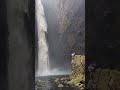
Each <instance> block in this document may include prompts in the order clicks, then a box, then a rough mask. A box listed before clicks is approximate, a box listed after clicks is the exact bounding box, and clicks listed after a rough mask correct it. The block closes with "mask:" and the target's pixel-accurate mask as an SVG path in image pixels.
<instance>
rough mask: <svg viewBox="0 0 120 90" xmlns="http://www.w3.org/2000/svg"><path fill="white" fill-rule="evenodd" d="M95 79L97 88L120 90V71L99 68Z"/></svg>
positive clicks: (100, 89) (94, 76)
mask: <svg viewBox="0 0 120 90" xmlns="http://www.w3.org/2000/svg"><path fill="white" fill-rule="evenodd" d="M93 81H94V83H95V84H96V88H97V90H120V71H115V70H109V69H97V70H96V71H95V72H94V75H93Z"/></svg>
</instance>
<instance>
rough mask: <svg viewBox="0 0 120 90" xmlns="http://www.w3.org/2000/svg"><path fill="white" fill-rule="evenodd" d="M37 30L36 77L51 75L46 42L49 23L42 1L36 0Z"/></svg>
mask: <svg viewBox="0 0 120 90" xmlns="http://www.w3.org/2000/svg"><path fill="white" fill-rule="evenodd" d="M35 14H36V16H35V18H36V30H37V36H38V55H37V56H38V62H37V64H38V65H37V66H38V67H37V70H36V76H42V75H46V74H49V55H48V45H47V41H46V33H47V23H46V19H45V14H44V8H43V5H42V2H41V0H35Z"/></svg>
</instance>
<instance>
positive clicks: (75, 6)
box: [42, 0, 85, 73]
mask: <svg viewBox="0 0 120 90" xmlns="http://www.w3.org/2000/svg"><path fill="white" fill-rule="evenodd" d="M61 1H62V2H64V1H63V0H42V4H43V7H44V12H45V18H46V22H47V34H46V39H47V44H48V49H49V63H50V64H49V65H50V68H51V72H52V71H53V72H54V73H55V71H56V73H57V71H58V72H61V71H63V72H66V73H70V68H71V66H70V62H71V59H70V58H69V59H70V60H69V59H68V58H65V57H66V56H67V55H66V47H68V44H69V43H67V42H66V38H68V35H67V34H66V32H68V31H71V30H72V28H71V27H70V26H71V25H72V21H73V20H72V19H73V18H74V16H75V15H76V13H78V12H79V13H80V15H79V16H81V17H83V16H84V9H85V7H84V0H74V1H73V0H68V1H70V4H69V3H66V4H65V6H66V8H67V7H70V8H67V9H64V10H63V11H64V13H66V12H68V13H70V14H69V15H68V19H69V21H70V22H71V24H69V25H66V28H63V29H62V30H64V32H62V33H61V30H59V28H61V27H60V26H59V23H60V22H62V21H61V20H60V19H59V17H60V13H59V11H60V10H61V8H60V6H59V3H61ZM73 23H74V22H73ZM68 29H69V30H68ZM68 34H69V33H68ZM68 54H69V56H68V57H70V53H68ZM61 73H62V72H61Z"/></svg>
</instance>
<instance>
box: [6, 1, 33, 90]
mask: <svg viewBox="0 0 120 90" xmlns="http://www.w3.org/2000/svg"><path fill="white" fill-rule="evenodd" d="M31 1H32V0H31ZM31 1H30V0H29V2H28V0H7V22H8V31H9V36H8V40H9V41H8V44H9V60H8V87H9V90H34V78H33V77H34V70H33V66H34V63H33V62H34V54H33V52H34V48H33V46H34V44H33V43H34V42H33V38H34V33H33V29H34V25H31V22H30V21H31V20H30V17H31V16H30V15H32V14H31V13H29V5H30V2H31ZM33 4H34V3H33ZM33 6H34V5H33ZM31 7H32V6H31ZM32 18H34V17H32ZM32 22H34V21H32ZM31 26H32V27H31ZM31 37H32V38H31Z"/></svg>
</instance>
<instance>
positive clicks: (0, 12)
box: [0, 0, 8, 90]
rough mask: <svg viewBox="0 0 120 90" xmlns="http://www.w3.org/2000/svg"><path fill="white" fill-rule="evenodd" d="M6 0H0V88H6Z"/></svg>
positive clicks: (5, 89) (0, 89)
mask: <svg viewBox="0 0 120 90" xmlns="http://www.w3.org/2000/svg"><path fill="white" fill-rule="evenodd" d="M5 2H6V0H4V1H2V0H0V90H7V85H8V84H7V58H8V53H7V34H8V33H7V22H6V3H5Z"/></svg>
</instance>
